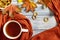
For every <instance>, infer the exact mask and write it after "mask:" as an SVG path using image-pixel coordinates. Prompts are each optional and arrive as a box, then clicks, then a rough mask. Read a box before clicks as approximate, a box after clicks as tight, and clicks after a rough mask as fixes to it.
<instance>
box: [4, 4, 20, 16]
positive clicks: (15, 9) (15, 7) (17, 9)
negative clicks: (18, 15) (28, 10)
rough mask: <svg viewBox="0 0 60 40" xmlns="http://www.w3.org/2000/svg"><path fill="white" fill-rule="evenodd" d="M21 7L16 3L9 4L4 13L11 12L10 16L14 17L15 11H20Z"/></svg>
mask: <svg viewBox="0 0 60 40" xmlns="http://www.w3.org/2000/svg"><path fill="white" fill-rule="evenodd" d="M20 11H21V9H20V8H18V7H17V6H15V5H9V6H8V7H6V8H5V9H4V11H3V14H6V12H9V16H10V17H13V12H20Z"/></svg>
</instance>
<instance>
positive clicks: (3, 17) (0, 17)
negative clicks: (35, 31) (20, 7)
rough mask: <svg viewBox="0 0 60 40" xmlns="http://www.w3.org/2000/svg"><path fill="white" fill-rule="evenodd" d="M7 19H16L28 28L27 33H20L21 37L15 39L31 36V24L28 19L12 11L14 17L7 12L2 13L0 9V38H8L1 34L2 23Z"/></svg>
mask: <svg viewBox="0 0 60 40" xmlns="http://www.w3.org/2000/svg"><path fill="white" fill-rule="evenodd" d="M9 20H16V21H18V22H20V23H21V25H22V27H23V28H27V29H28V30H29V32H28V33H22V35H21V37H19V38H18V39H16V40H29V39H30V38H31V36H32V26H31V23H30V21H29V20H28V19H27V18H26V17H25V16H24V15H22V14H19V13H16V12H15V13H14V19H12V18H11V17H9V15H8V14H5V15H2V12H1V11H0V40H10V39H8V38H6V37H5V36H4V34H3V30H2V29H3V26H4V24H5V23H6V22H7V21H9Z"/></svg>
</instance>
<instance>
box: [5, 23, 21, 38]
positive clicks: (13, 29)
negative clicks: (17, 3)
mask: <svg viewBox="0 0 60 40" xmlns="http://www.w3.org/2000/svg"><path fill="white" fill-rule="evenodd" d="M20 31H21V28H20V26H19V24H18V23H16V22H10V23H9V24H8V25H7V27H6V33H7V34H8V35H9V36H11V37H15V36H17V35H18V34H19V33H20Z"/></svg>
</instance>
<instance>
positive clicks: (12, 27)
mask: <svg viewBox="0 0 60 40" xmlns="http://www.w3.org/2000/svg"><path fill="white" fill-rule="evenodd" d="M22 32H28V29H23V28H22V25H21V24H20V23H19V22H18V21H15V20H10V21H8V22H6V23H5V25H4V27H3V33H4V35H5V36H6V37H7V38H9V39H17V38H19V37H20V36H21V34H22Z"/></svg>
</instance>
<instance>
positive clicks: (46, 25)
mask: <svg viewBox="0 0 60 40" xmlns="http://www.w3.org/2000/svg"><path fill="white" fill-rule="evenodd" d="M44 17H48V18H49V20H48V22H44V21H43V19H44ZM27 18H28V19H29V20H30V21H31V23H32V27H33V29H50V28H53V27H54V26H55V25H56V24H57V23H56V20H55V18H54V16H37V19H36V20H33V19H32V18H31V16H27Z"/></svg>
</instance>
